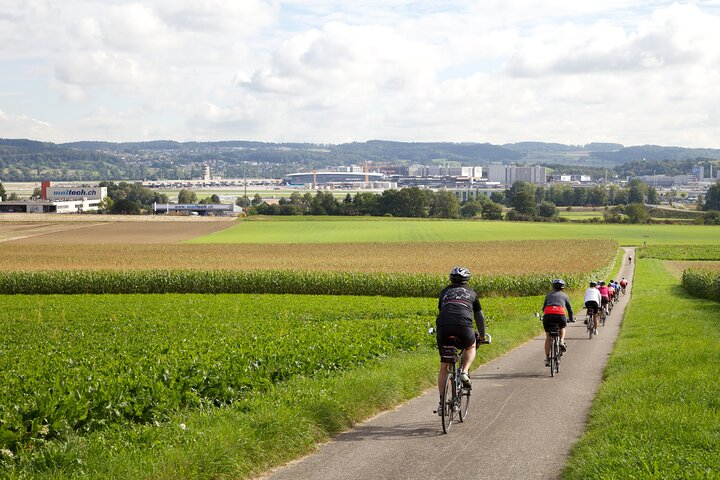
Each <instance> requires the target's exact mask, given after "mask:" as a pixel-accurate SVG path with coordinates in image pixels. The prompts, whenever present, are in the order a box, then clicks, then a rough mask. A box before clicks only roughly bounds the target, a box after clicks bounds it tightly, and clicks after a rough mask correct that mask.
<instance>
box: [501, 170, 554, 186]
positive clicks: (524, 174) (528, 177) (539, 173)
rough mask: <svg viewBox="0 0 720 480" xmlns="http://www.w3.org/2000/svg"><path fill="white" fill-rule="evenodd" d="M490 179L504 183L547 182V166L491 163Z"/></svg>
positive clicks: (537, 183) (541, 183) (538, 183)
mask: <svg viewBox="0 0 720 480" xmlns="http://www.w3.org/2000/svg"><path fill="white" fill-rule="evenodd" d="M488 181H489V182H498V183H501V184H503V185H508V186H509V185H512V184H513V183H515V182H528V183H534V184H536V185H545V184H546V183H547V173H546V168H545V167H541V166H537V165H536V166H531V167H519V166H516V165H490V166H488Z"/></svg>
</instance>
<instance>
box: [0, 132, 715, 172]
mask: <svg viewBox="0 0 720 480" xmlns="http://www.w3.org/2000/svg"><path fill="white" fill-rule="evenodd" d="M643 159H645V160H643ZM697 159H705V160H707V159H711V160H712V159H720V150H716V149H697V148H682V147H661V146H656V145H644V146H635V147H624V146H623V145H620V144H616V143H597V142H596V143H589V144H587V145H564V144H559V143H545V142H518V143H509V144H504V145H493V144H490V143H471V142H468V143H453V142H395V141H387V140H370V141H367V142H353V143H343V144H337V145H335V144H316V143H271V142H256V141H242V140H229V141H218V142H177V141H173V140H156V141H148V142H98V141H81V142H70V143H61V144H55V143H49V142H38V141H33V140H25V139H0V180H4V181H38V180H42V179H51V180H74V181H78V180H88V181H97V180H117V179H125V180H142V179H161V178H177V179H183V178H198V177H199V176H200V174H201V170H202V165H203V164H206V163H207V164H210V166H211V169H212V172H213V173H214V174H215V175H221V176H223V177H226V178H229V177H234V178H238V177H242V176H244V175H246V176H249V177H254V176H264V177H281V176H283V175H284V174H286V173H290V172H294V171H308V170H311V169H320V168H325V167H329V166H336V165H350V164H355V165H363V164H365V163H366V162H369V163H370V164H371V165H373V166H379V165H410V164H425V165H429V164H433V163H435V164H447V163H455V164H462V165H482V166H485V165H488V164H490V163H506V164H509V163H517V164H522V163H530V164H541V165H547V166H551V167H553V168H555V169H556V170H557V171H562V172H575V173H583V172H590V171H598V170H597V169H614V168H618V169H619V170H618V172H617V174H622V175H632V174H647V173H646V172H647V170H648V168H650V166H651V167H652V169H651V172H656V173H658V174H660V173H663V170H665V168H664V167H665V166H667V167H668V168H667V171H668V172H673V174H678V173H677V172H681V173H689V172H688V170H689V169H690V168H692V165H693V162H694V161H696V160H697ZM651 161H652V162H653V163H652V165H650V162H651ZM637 162H641V163H637ZM657 162H660V163H657ZM666 162H669V163H666ZM623 164H628V168H624V169H620V166H621V165H623ZM641 171H642V172H644V173H637V172H641Z"/></svg>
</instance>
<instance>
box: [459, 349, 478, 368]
mask: <svg viewBox="0 0 720 480" xmlns="http://www.w3.org/2000/svg"><path fill="white" fill-rule="evenodd" d="M473 360H475V342H473V344H472V345H471V346H469V347H467V348H466V349H465V352H464V353H463V361H462V365H461V366H460V369H461V371H463V372H466V373H467V372H469V371H470V367H471V366H472V363H473Z"/></svg>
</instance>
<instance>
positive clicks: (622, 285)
mask: <svg viewBox="0 0 720 480" xmlns="http://www.w3.org/2000/svg"><path fill="white" fill-rule="evenodd" d="M627 286H628V281H627V278H625V277H622V280H620V288H621V289H622V293H625V289H626V288H627Z"/></svg>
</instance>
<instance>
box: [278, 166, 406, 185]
mask: <svg viewBox="0 0 720 480" xmlns="http://www.w3.org/2000/svg"><path fill="white" fill-rule="evenodd" d="M384 176H385V175H384V174H382V173H376V172H363V171H362V170H361V171H340V172H335V171H333V172H331V171H322V172H301V173H290V174H288V175H285V177H284V178H283V183H285V184H287V185H295V186H306V187H309V188H318V187H333V186H334V187H343V186H347V187H358V186H362V185H365V184H374V183H379V182H381V180H382V179H383V178H384ZM388 188H392V187H388Z"/></svg>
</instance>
